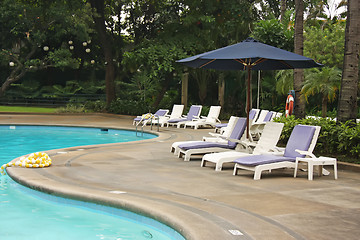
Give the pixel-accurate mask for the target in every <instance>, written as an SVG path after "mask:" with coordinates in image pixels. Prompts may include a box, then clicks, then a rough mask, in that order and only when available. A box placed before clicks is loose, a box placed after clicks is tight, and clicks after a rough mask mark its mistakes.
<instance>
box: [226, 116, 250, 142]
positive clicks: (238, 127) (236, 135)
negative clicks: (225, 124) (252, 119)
mask: <svg viewBox="0 0 360 240" xmlns="http://www.w3.org/2000/svg"><path fill="white" fill-rule="evenodd" d="M245 128H246V118H239V119H238V120H237V122H236V124H235V127H234V129H233V130H232V132H231V134H230V138H232V139H237V140H239V139H240V138H241V136H242V135H243V134H244V131H245ZM236 144H237V143H236V142H232V141H228V145H229V146H230V147H231V148H235V147H236Z"/></svg>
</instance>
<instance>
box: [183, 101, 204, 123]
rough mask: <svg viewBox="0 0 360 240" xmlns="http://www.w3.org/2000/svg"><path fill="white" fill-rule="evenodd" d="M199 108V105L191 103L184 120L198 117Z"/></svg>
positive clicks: (200, 107)
mask: <svg viewBox="0 0 360 240" xmlns="http://www.w3.org/2000/svg"><path fill="white" fill-rule="evenodd" d="M201 109H202V106H201V105H192V106H191V107H190V109H189V112H188V114H187V115H186V120H188V121H192V120H193V119H195V118H198V117H199V116H200V113H201Z"/></svg>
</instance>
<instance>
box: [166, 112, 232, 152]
mask: <svg viewBox="0 0 360 240" xmlns="http://www.w3.org/2000/svg"><path fill="white" fill-rule="evenodd" d="M238 119H239V118H238V117H235V116H231V117H230V119H229V123H228V125H227V127H226V130H225V131H224V132H223V133H222V134H218V133H212V132H209V134H210V135H211V136H212V137H203V139H202V141H206V142H223V143H226V142H227V140H225V138H228V137H230V135H231V132H232V130H233V129H234V126H235V123H236V122H237V120H238ZM194 142H198V141H179V142H174V143H173V144H172V145H171V148H170V152H173V153H174V155H176V156H177V155H179V151H180V148H179V145H181V144H184V143H194Z"/></svg>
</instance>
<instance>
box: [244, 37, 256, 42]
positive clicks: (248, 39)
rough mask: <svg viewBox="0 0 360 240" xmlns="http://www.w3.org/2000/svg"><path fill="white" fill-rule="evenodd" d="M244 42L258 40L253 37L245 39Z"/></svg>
mask: <svg viewBox="0 0 360 240" xmlns="http://www.w3.org/2000/svg"><path fill="white" fill-rule="evenodd" d="M243 42H258V40H256V39H254V38H252V37H248V38H247V39H245V40H244V41H243Z"/></svg>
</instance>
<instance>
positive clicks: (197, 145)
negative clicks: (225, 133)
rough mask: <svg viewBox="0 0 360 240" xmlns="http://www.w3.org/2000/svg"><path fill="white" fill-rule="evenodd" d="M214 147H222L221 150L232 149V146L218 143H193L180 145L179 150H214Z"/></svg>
mask: <svg viewBox="0 0 360 240" xmlns="http://www.w3.org/2000/svg"><path fill="white" fill-rule="evenodd" d="M213 147H220V148H227V149H231V148H230V146H229V145H228V144H226V143H216V142H204V141H199V142H195V143H194V142H192V143H184V144H180V145H179V148H181V149H183V150H189V149H199V148H213Z"/></svg>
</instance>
